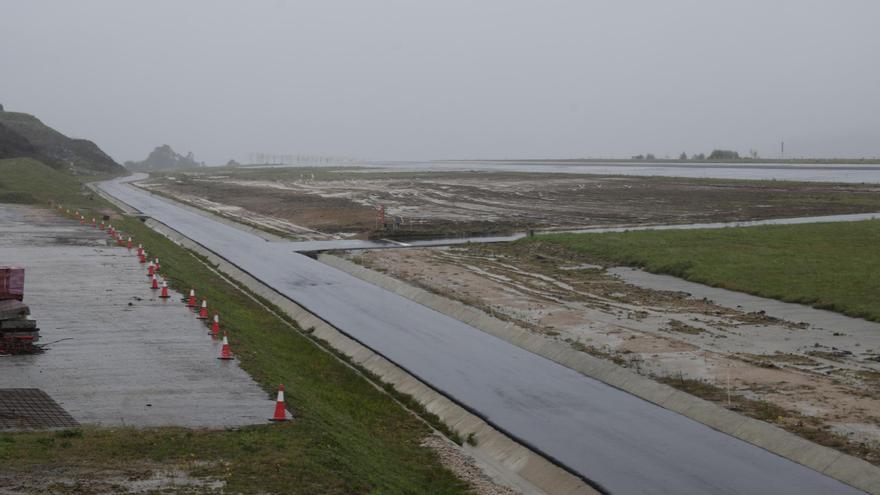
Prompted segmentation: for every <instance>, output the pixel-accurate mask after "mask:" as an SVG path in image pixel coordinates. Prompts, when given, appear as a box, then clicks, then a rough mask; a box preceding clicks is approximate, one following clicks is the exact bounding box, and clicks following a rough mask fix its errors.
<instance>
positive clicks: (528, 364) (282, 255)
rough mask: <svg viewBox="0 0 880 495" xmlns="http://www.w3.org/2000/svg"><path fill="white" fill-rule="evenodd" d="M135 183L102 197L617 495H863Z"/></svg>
mask: <svg viewBox="0 0 880 495" xmlns="http://www.w3.org/2000/svg"><path fill="white" fill-rule="evenodd" d="M128 180H132V178H131V177H129V178H125V179H117V180H114V181H108V182H104V183H101V184H100V185H99V187H100V188H101V189H102V190H103V191H105V192H106V193H108V194H110V195H112V196H114V197H116V198H118V199H119V200H121V201H123V202H125V203H127V204H129V205H130V206H132V207H134V208H136V209H137V210H140V211H141V212H142V213H144V214H145V215H148V216H150V217H152V218H154V219H156V220H158V221H159V222H162V223H164V224H166V225H168V226H169V227H171V228H173V229H175V230H177V231H179V232H181V233H183V234H184V235H186V236H188V237H189V238H191V239H192V240H194V241H196V242H198V243H199V244H202V245H203V246H205V247H207V248H208V249H210V250H212V251H213V252H215V253H216V254H218V255H219V256H222V257H223V258H225V259H226V260H228V261H229V262H231V263H233V264H235V265H237V266H238V267H240V268H241V269H243V270H245V271H247V272H248V273H250V274H251V275H253V276H254V277H256V278H258V279H260V280H261V281H262V282H263V283H266V284H267V285H269V286H271V287H273V288H274V289H276V290H277V291H279V292H280V293H282V294H284V295H285V296H287V297H289V298H290V299H292V300H293V301H295V302H297V303H298V304H300V305H302V306H304V307H305V308H307V309H308V310H309V311H311V312H313V313H315V314H317V315H319V316H320V317H321V318H323V319H324V320H325V321H327V322H328V323H330V324H331V325H333V326H335V327H336V328H338V329H339V330H341V331H342V332H344V333H346V334H347V335H349V336H350V337H352V338H354V339H356V340H358V341H359V342H361V343H363V344H364V345H366V346H368V347H370V348H371V349H373V350H374V351H376V352H377V353H379V354H381V355H383V356H384V357H386V358H387V359H389V360H390V361H392V362H394V363H395V364H397V365H398V366H400V367H402V368H404V369H406V370H407V371H408V372H410V373H411V374H413V375H414V376H416V377H418V378H419V379H421V380H422V381H424V382H425V383H427V384H428V385H430V386H431V387H433V388H434V389H436V390H438V391H440V392H442V393H443V394H445V395H447V396H448V397H450V398H452V399H453V400H455V401H457V402H458V403H460V404H462V405H464V406H466V407H467V408H468V409H470V410H471V411H473V412H475V413H476V414H478V415H480V416H481V417H483V418H485V419H486V420H487V421H488V422H489V423H491V424H492V425H493V426H495V427H496V428H498V429H499V430H502V431H504V432H506V433H507V434H508V435H510V436H511V437H513V438H515V439H517V440H518V441H520V442H521V443H523V444H525V445H527V446H529V447H531V448H532V449H534V450H536V451H538V452H540V453H542V454H544V455H545V456H547V457H548V458H551V459H553V460H555V461H556V462H557V463H559V464H561V465H562V466H564V467H566V468H567V469H569V470H570V471H572V472H575V473H578V474H580V475H581V476H583V477H584V478H586V479H589V480H591V481H592V482H594V483H596V484H598V485H599V486H601V487H602V488H603V489H605V490H606V491H608V492H610V493H615V494H617V493H619V494H633V493H645V494H679V495H680V494H691V493H693V494H706V493H712V494H756V493H773V494H844V493H861V492H860V491H859V490H856V489H854V488H852V487H849V486H848V485H845V484H843V483H841V482H838V481H836V480H834V479H832V478H829V477H827V476H824V475H822V474H820V473H818V472H816V471H813V470H811V469H809V468H806V467H804V466H801V465H799V464H797V463H794V462H791V461H789V460H786V459H784V458H782V457H779V456H777V455H775V454H772V453H770V452H768V451H765V450H763V449H761V448H758V447H755V446H753V445H750V444H748V443H746V442H743V441H741V440H738V439H736V438H733V437H730V436H728V435H725V434H723V433H720V432H718V431H716V430H713V429H711V428H709V427H707V426H705V425H703V424H701V423H698V422H696V421H693V420H691V419H689V418H686V417H684V416H681V415H679V414H677V413H674V412H671V411H668V410H666V409H663V408H661V407H659V406H656V405H653V404H651V403H649V402H647V401H644V400H642V399H639V398H637V397H635V396H632V395H630V394H627V393H625V392H622V391H620V390H618V389H615V388H613V387H610V386H608V385H606V384H604V383H602V382H599V381H597V380H594V379H591V378H588V377H585V376H583V375H581V374H580V373H577V372H576V371H573V370H570V369H568V368H565V367H564V366H561V365H559V364H556V363H554V362H552V361H550V360H548V359H545V358H543V357H540V356H538V355H536V354H532V353H530V352H528V351H525V350H523V349H521V348H519V347H516V346H515V345H513V344H510V343H508V342H505V341H503V340H500V339H498V338H495V337H493V336H491V335H489V334H487V333H484V332H482V331H480V330H477V329H475V328H473V327H471V326H469V325H466V324H464V323H462V322H460V321H458V320H455V319H453V318H450V317H448V316H445V315H443V314H440V313H438V312H436V311H434V310H431V309H429V308H427V307H425V306H422V305H420V304H417V303H415V302H413V301H410V300H408V299H405V298H403V297H400V296H397V295H395V294H392V293H390V292H388V291H385V290H384V289H381V288H379V287H376V286H374V285H371V284H368V283H366V282H363V281H361V280H359V279H357V278H355V277H352V276H350V275H348V274H346V273H343V272H341V271H339V270H336V269H334V268H331V267H329V266H326V265H323V264H321V263H319V262H317V261H315V260H313V259H311V258H309V257H307V256H304V255H302V254H298V253H296V252H294V251H293V249H292V246H291V243H289V242H270V241H266V240H264V239H262V238H260V237H258V236H256V235H254V234H250V233H247V232H244V231H242V230H238V229H236V228H234V227H232V226H229V225H226V224H224V223H221V222H217V221H214V220H212V219H210V218H209V217H206V216H204V215H201V214H199V213H196V212H193V211H189V210H187V209H185V208H181V207H179V206H177V205H175V204H174V203H173V202H171V201H169V200H167V199H164V198H160V197H156V196H153V195H151V194H149V193H147V192H145V191H143V190H140V189H137V188H134V187H132V186H129V185H126V184H124V183H123V181H128Z"/></svg>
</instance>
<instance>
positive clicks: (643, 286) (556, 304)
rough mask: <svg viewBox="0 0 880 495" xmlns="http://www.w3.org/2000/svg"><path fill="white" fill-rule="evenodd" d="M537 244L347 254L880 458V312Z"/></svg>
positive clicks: (835, 444) (713, 397)
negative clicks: (856, 313)
mask: <svg viewBox="0 0 880 495" xmlns="http://www.w3.org/2000/svg"><path fill="white" fill-rule="evenodd" d="M534 246H535V244H520V243H512V244H493V245H472V246H465V247H449V248H431V249H395V250H373V251H354V252H349V253H347V254H346V256H347V257H349V258H350V259H352V260H354V261H356V262H358V263H361V264H363V265H365V266H367V267H370V268H373V269H375V270H378V271H381V272H383V273H385V274H386V275H389V276H392V277H395V278H398V279H401V280H404V281H407V282H409V283H411V284H413V285H416V286H419V287H422V288H424V289H427V290H429V291H432V292H435V293H438V294H440V295H443V296H446V297H449V298H452V299H455V300H459V301H462V302H464V303H466V304H468V305H471V306H474V307H477V308H480V309H482V310H484V311H486V312H488V313H490V314H492V315H494V316H496V317H499V318H502V319H505V320H508V321H512V322H515V323H517V324H518V325H519V326H521V327H523V328H526V329H529V330H530V331H532V332H534V333H535V334H538V335H541V336H543V337H544V338H547V339H552V340H556V341H561V342H564V343H566V344H568V345H570V346H571V347H572V348H574V349H577V350H581V351H583V352H586V353H590V354H593V355H597V356H600V357H603V358H606V359H609V360H611V361H614V362H616V363H618V364H620V365H622V366H626V367H628V368H631V369H634V370H636V371H637V372H639V373H641V374H644V375H647V376H651V377H654V378H656V379H657V380H659V381H663V382H664V383H668V384H671V385H673V386H676V387H678V388H681V389H683V390H685V391H688V392H690V393H693V394H695V395H698V396H701V397H703V398H707V399H710V400H716V401H719V402H721V403H722V404H725V405H728V404H729V407H731V408H732V409H737V410H740V411H741V412H743V413H744V414H748V415H751V416H753V417H757V418H759V419H762V420H765V421H769V422H772V423H775V424H778V425H780V426H782V427H784V428H786V429H789V430H790V431H794V432H796V433H798V434H801V435H802V436H805V437H807V438H809V439H812V440H814V441H817V442H819V443H823V444H825V445H829V446H832V447H835V448H838V449H840V450H844V451H847V452H848V453H851V454H853V455H857V456H860V457H862V458H864V459H866V460H869V461H870V462H874V463H878V462H880V414H878V413H877V411H880V357H878V356H880V324H875V323H871V322H867V321H864V320H858V319H853V318H848V317H845V316H843V315H838V314H834V313H827V312H822V313H825V314H822V315H816V314H815V313H810V312H811V311H813V312H815V311H816V310H813V309H812V308H807V307H803V308H804V310H805V312H806V314H807V316H806V318H808V319H810V321H802V319H797V320H792V321H789V320H787V319H784V318H777V317H774V316H770V314H768V312H767V311H765V309H766V310H768V311H769V312H771V313H772V312H773V311H770V310H771V308H772V309H774V310H776V309H779V304H782V303H776V301H768V300H762V299H761V298H753V297H752V296H746V295H743V294H738V293H736V294H738V295H736V296H735V297H727V295H726V294H721V293H718V294H716V293H710V292H707V291H703V290H702V288H704V286H698V285H697V284H690V283H688V282H684V281H681V280H678V279H673V278H672V277H663V276H657V275H652V274H646V273H644V272H639V271H634V270H632V269H629V268H619V267H613V266H608V265H607V264H604V263H602V262H601V261H599V260H595V259H589V258H585V257H578V256H577V255H575V254H572V253H571V252H568V251H563V250H553V249H552V248H549V247H548V246H546V245H541V246H542V247H541V248H540V249H537V250H536V248H535V247H534ZM665 279H671V280H672V281H674V282H675V283H669V282H668V281H666V280H665ZM682 284H685V285H682ZM685 289H688V290H687V291H685ZM705 289H709V288H705ZM712 290H716V289H712ZM689 292H693V293H697V294H699V293H702V292H706V294H707V295H712V296H713V298H715V299H717V300H712V299H709V298H705V297H703V296H696V297H693V296H691V294H690V293H689ZM731 294H733V293H731ZM742 297H745V298H749V299H748V301H745V300H744V299H742ZM762 304H765V307H764V309H761V305H762ZM789 309H790V308H789ZM795 313H797V314H801V312H799V311H795V312H791V314H795ZM813 317H815V318H813ZM728 390H729V391H730V400H729V401H728V395H727V392H728Z"/></svg>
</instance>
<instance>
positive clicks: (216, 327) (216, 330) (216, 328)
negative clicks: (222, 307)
mask: <svg viewBox="0 0 880 495" xmlns="http://www.w3.org/2000/svg"><path fill="white" fill-rule="evenodd" d="M208 335H211V336H214V337H216V336H218V335H220V313H216V312H215V313H214V321H213V322H212V323H211V331H210V332H208Z"/></svg>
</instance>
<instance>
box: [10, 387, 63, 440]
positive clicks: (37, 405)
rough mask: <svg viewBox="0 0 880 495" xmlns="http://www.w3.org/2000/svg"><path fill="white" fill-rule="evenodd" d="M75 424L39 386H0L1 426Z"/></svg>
mask: <svg viewBox="0 0 880 495" xmlns="http://www.w3.org/2000/svg"><path fill="white" fill-rule="evenodd" d="M77 426H79V423H77V422H76V420H75V419H73V417H72V416H71V415H70V414H67V411H65V410H64V409H62V408H61V406H59V405H58V403H57V402H55V401H54V400H52V398H51V397H49V395H48V394H46V392H43V391H42V390H40V389H38V388H0V430H37V429H45V428H73V427H77Z"/></svg>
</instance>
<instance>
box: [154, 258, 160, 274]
mask: <svg viewBox="0 0 880 495" xmlns="http://www.w3.org/2000/svg"><path fill="white" fill-rule="evenodd" d="M153 264H154V265H156V271H157V272H158V271H159V267H160V266H161V265H159V257H158V256H156V260H155V261H153Z"/></svg>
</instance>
